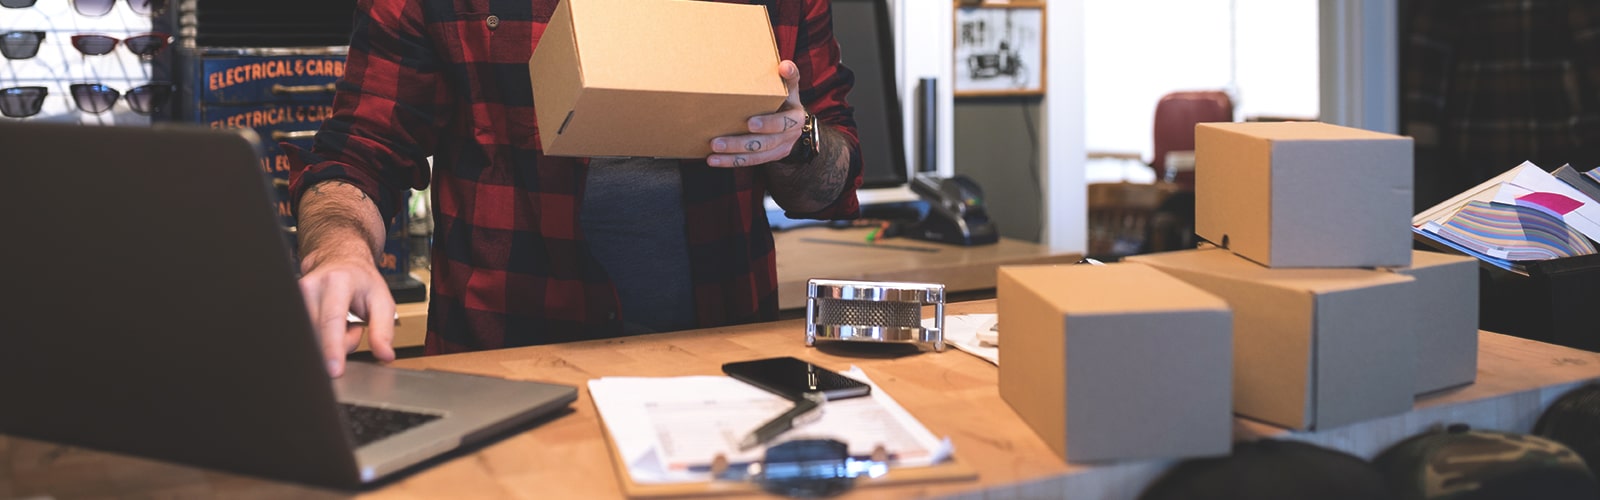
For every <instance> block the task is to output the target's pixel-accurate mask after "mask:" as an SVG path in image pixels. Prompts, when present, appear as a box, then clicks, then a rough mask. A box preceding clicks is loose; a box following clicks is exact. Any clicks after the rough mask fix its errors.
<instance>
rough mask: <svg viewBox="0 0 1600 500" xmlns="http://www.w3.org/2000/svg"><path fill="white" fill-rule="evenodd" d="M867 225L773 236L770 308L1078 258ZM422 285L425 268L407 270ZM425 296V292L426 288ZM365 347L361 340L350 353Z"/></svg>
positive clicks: (408, 325) (412, 342) (421, 305)
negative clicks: (841, 291) (817, 287)
mask: <svg viewBox="0 0 1600 500" xmlns="http://www.w3.org/2000/svg"><path fill="white" fill-rule="evenodd" d="M871 232H872V229H871V228H849V229H828V228H820V227H812V228H802V229H791V230H788V231H779V232H775V233H773V244H774V245H776V246H777V249H778V308H779V309H783V310H797V309H804V308H805V307H806V281H807V280H810V279H811V278H830V279H849V280H873V281H910V282H923V283H944V285H945V291H946V292H948V293H958V292H969V291H975V290H988V289H992V288H994V286H995V269H997V268H998V267H1000V266H1002V265H1025V264H1061V263H1066V264H1070V263H1073V262H1077V261H1078V260H1079V259H1082V258H1083V255H1082V254H1080V253H1076V252H1062V251H1055V250H1051V249H1050V248H1048V247H1045V246H1042V245H1038V244H1034V243H1029V242H1025V241H1019V240H1013V239H1009V238H1001V239H1000V241H999V242H997V243H995V244H993V245H980V246H972V247H963V246H956V245H946V244H942V243H931V242H927V241H918V240H911V239H905V238H890V239H887V240H881V241H879V242H878V243H877V244H875V245H874V244H868V243H867V235H868V234H870V233H871ZM413 274H414V275H417V277H418V278H419V279H421V280H422V281H423V282H424V283H428V276H427V274H428V273H427V271H426V270H419V271H416V272H414V273H413ZM428 290H429V292H430V293H431V292H432V290H433V288H432V284H431V283H430V284H429V288H428ZM396 313H398V314H399V316H400V318H399V320H398V322H397V323H396V326H395V332H394V337H395V347H412V346H420V345H422V343H423V340H425V338H426V337H427V333H428V325H427V323H428V303H427V302H415V303H409V304H399V305H398V306H397V307H396ZM356 349H357V350H361V351H364V350H366V349H367V344H366V341H365V340H363V341H362V343H361V345H360V346H359V347H357V348H356Z"/></svg>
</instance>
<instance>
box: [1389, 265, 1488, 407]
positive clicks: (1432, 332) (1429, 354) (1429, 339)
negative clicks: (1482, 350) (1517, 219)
mask: <svg viewBox="0 0 1600 500" xmlns="http://www.w3.org/2000/svg"><path fill="white" fill-rule="evenodd" d="M1392 271H1394V272H1396V273H1400V274H1403V275H1406V276H1410V277H1412V278H1415V279H1416V280H1417V294H1416V298H1415V300H1416V302H1415V303H1414V304H1412V308H1413V309H1412V310H1413V311H1415V312H1416V314H1415V317H1416V318H1415V320H1414V321H1416V325H1417V326H1416V327H1415V328H1414V329H1413V331H1415V332H1416V333H1417V388H1416V393H1417V394H1422V393H1425V392H1432V391H1436V390H1439V389H1444V388H1447V387H1455V386H1458V385H1463V384H1470V383H1472V381H1473V380H1474V379H1476V378H1477V376H1478V259H1474V258H1472V257H1466V256H1461V255H1450V254H1444V253H1439V252H1424V251H1414V253H1413V254H1412V255H1411V266H1410V267H1402V268H1395V269H1392Z"/></svg>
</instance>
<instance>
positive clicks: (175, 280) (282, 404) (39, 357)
mask: <svg viewBox="0 0 1600 500" xmlns="http://www.w3.org/2000/svg"><path fill="white" fill-rule="evenodd" d="M257 148H259V143H258V140H257V139H255V135H254V134H253V133H251V132H249V131H242V130H212V129H208V128H202V127H199V126H196V125H183V126H176V125H157V126H154V127H138V128H135V127H104V126H101V127H97V126H79V125H57V124H39V123H26V122H14V121H7V122H0V165H4V167H5V168H4V171H5V178H6V182H7V185H8V188H7V189H6V190H5V192H4V193H3V194H0V212H3V213H4V215H3V216H0V217H3V220H4V227H3V230H4V231H5V233H6V237H5V238H4V239H3V243H0V259H3V261H4V262H6V263H7V271H6V272H5V273H4V276H5V278H4V280H3V281H0V282H3V283H5V284H6V285H7V288H9V289H10V290H11V293H8V294H6V295H8V296H10V297H13V298H11V299H8V300H5V301H0V304H4V305H3V306H0V307H3V311H0V332H3V333H0V402H3V403H0V405H3V406H4V408H5V409H4V410H3V411H0V433H5V434H10V435H15V436H21V437H27V438H33V439H40V440H47V441H54V442H60V443H67V444H73V445H80V446H85V447H89V448H96V449H100V450H106V451H112V452H120V453H126V454H132V455H138V456H143V457H149V458H155V459H161V460H167V461H172V462H179V463H185V464H191V465H196V466H201V467H207V468H214V469H219V470H226V471H231V472H237V473H243V474H248V475H254V476H260V477H266V478H271V479H277V480H286V481H293V482H299V483H305V484H312V485H319V486H331V487H339V488H359V487H361V486H362V485H363V484H370V483H372V482H375V481H378V480H380V479H382V478H384V477H386V476H390V475H392V474H394V473H395V472H397V471H401V470H402V469H405V468H407V467H408V466H412V465H415V464H419V463H421V462H423V461H425V460H427V459H429V458H431V457H434V456H438V455H440V454H442V453H444V452H447V451H450V450H453V449H456V448H458V447H461V446H463V445H466V444H469V443H473V442H477V441H480V440H484V439H486V438H490V437H493V436H496V435H499V434H504V433H505V431H508V430H511V429H516V428H521V427H522V426H525V425H529V424H530V423H532V422H533V421H534V420H536V419H539V418H541V417H546V416H550V415H553V414H555V413H557V412H561V411H564V410H565V409H566V408H567V407H568V406H569V405H570V404H571V403H572V402H573V401H574V400H575V399H576V398H577V390H576V388H574V387H572V386H568V385H561V384H549V383H540V382H528V381H513V380H505V379H499V378H491V377H482V376H474V375H465V374H456V373H449V372H441V371H430V370H422V371H417V370H402V369H394V368H389V367H384V366H380V365H376V364H370V363H349V364H348V368H347V369H346V372H345V374H344V375H343V376H342V377H340V378H338V379H333V380H330V379H329V377H328V373H327V368H326V367H325V366H324V364H323V361H322V355H321V352H320V350H319V347H318V344H317V342H316V339H315V334H314V333H313V330H312V329H311V324H310V320H309V319H308V315H307V313H306V309H305V305H304V303H303V302H302V301H301V297H300V291H299V287H298V285H297V284H296V279H297V277H296V274H297V273H296V268H295V264H294V263H293V262H292V261H291V260H292V254H291V253H290V252H289V247H288V243H287V241H286V239H285V238H284V233H283V231H282V229H281V228H280V223H279V220H278V214H277V209H276V208H275V202H274V201H273V198H272V196H271V195H270V194H269V190H270V189H274V188H271V187H270V186H269V185H268V184H267V182H266V179H265V176H264V175H263V174H262V172H261V170H260V169H259V167H258V160H257V155H256V151H258V149H257ZM535 425H536V424H535Z"/></svg>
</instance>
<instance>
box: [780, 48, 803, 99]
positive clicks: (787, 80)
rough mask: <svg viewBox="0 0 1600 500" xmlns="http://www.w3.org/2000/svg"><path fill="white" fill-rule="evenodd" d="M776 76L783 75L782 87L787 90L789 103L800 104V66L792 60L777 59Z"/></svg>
mask: <svg viewBox="0 0 1600 500" xmlns="http://www.w3.org/2000/svg"><path fill="white" fill-rule="evenodd" d="M778 76H781V77H783V88H784V90H787V91H788V92H789V104H793V105H795V106H800V67H799V66H795V65H794V61H790V60H787V59H786V60H783V61H779V62H778Z"/></svg>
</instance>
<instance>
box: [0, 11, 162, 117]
mask: <svg viewBox="0 0 1600 500" xmlns="http://www.w3.org/2000/svg"><path fill="white" fill-rule="evenodd" d="M167 7H168V4H167V0H0V120H28V121H40V122H67V123H80V124H86V125H147V124H149V123H150V122H152V121H161V120H170V119H171V118H172V117H173V116H174V115H173V109H174V106H173V100H174V96H175V94H176V91H177V85H176V82H175V80H174V78H173V76H172V72H171V70H170V69H171V67H172V63H173V60H174V56H173V51H172V50H171V47H172V45H173V42H174V41H175V37H174V36H173V35H171V34H170V32H171V31H173V30H172V27H173V26H174V24H175V23H174V22H173V21H174V19H175V15H174V13H173V12H172V10H171V9H168V8H167Z"/></svg>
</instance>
